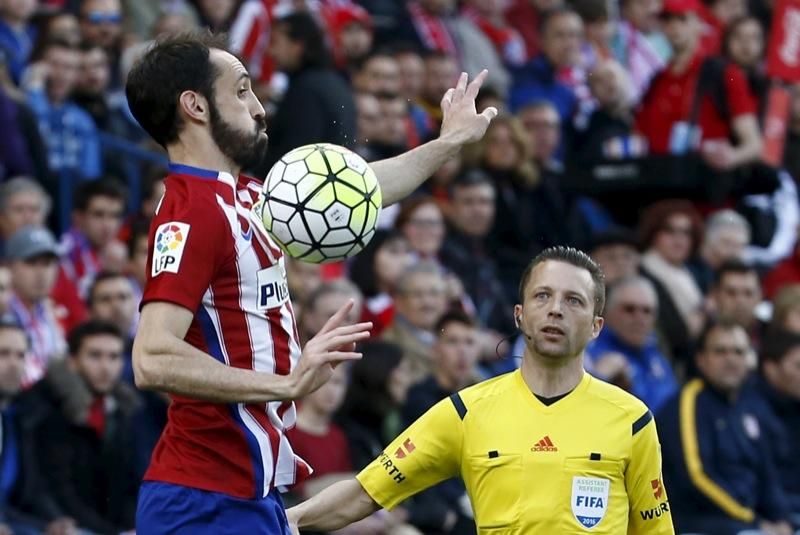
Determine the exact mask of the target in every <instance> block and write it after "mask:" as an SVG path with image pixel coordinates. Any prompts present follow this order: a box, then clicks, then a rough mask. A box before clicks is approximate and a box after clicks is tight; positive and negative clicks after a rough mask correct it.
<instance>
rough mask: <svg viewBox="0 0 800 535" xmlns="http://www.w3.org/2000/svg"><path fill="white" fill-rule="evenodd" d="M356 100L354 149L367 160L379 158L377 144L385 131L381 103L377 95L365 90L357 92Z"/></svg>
mask: <svg viewBox="0 0 800 535" xmlns="http://www.w3.org/2000/svg"><path fill="white" fill-rule="evenodd" d="M354 101H355V105H356V146H355V147H354V148H353V150H354V151H355V152H357V153H358V154H359V155H361V157H362V158H364V159H365V160H367V161H374V160H377V159H378V158H377V157H376V156H375V154H377V152H378V150H379V149H378V148H377V147H375V145H376V143H377V142H378V140H380V138H381V135H382V133H383V132H381V129H382V126H383V125H382V124H381V119H382V117H381V106H380V103H379V102H378V99H377V98H376V97H375V95H373V94H371V93H364V92H360V93H356V94H355V95H354Z"/></svg>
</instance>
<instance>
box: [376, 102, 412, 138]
mask: <svg viewBox="0 0 800 535" xmlns="http://www.w3.org/2000/svg"><path fill="white" fill-rule="evenodd" d="M378 103H379V106H380V112H381V122H382V123H383V128H382V130H383V132H382V133H381V135H380V139H381V140H382V141H383V142H384V143H386V144H389V145H393V146H396V147H405V146H406V145H407V144H408V143H407V140H408V134H407V132H406V119H407V118H408V103H407V102H406V101H405V99H403V97H399V96H398V97H395V98H381V99H378Z"/></svg>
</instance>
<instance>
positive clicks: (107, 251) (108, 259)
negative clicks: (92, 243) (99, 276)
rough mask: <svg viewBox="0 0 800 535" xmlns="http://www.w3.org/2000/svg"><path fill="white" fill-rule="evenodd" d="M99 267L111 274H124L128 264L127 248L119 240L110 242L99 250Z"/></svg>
mask: <svg viewBox="0 0 800 535" xmlns="http://www.w3.org/2000/svg"><path fill="white" fill-rule="evenodd" d="M99 261H100V265H101V266H103V269H104V270H106V271H110V272H112V273H124V272H125V267H126V266H127V264H128V248H127V247H125V244H124V243H122V242H121V241H119V240H111V241H110V242H108V243H106V244H105V245H104V246H103V247H102V248H101V249H100V256H99Z"/></svg>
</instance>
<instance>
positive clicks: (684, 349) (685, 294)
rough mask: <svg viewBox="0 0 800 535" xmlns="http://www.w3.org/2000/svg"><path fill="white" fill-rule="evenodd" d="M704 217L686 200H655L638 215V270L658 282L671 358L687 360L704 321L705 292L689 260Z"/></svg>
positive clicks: (660, 318)
mask: <svg viewBox="0 0 800 535" xmlns="http://www.w3.org/2000/svg"><path fill="white" fill-rule="evenodd" d="M701 227H702V221H701V220H700V216H699V215H698V214H697V212H696V211H695V209H694V207H693V206H692V205H691V204H690V203H689V202H688V201H679V200H664V201H659V202H657V203H655V204H653V205H652V206H650V207H648V208H647V210H645V212H644V213H643V214H642V218H641V223H640V226H639V232H640V236H641V243H642V244H643V245H644V248H645V253H644V255H643V256H642V274H643V275H644V276H646V277H647V278H649V279H650V280H651V281H653V283H654V284H655V286H656V292H657V293H658V304H659V314H658V325H659V330H660V331H661V332H662V334H663V335H664V337H665V338H666V343H667V344H668V346H669V349H670V354H671V356H672V358H674V359H676V360H684V361H688V360H689V358H690V355H691V351H692V348H691V340H693V339H694V338H696V337H697V335H698V334H700V331H701V330H702V327H703V322H704V320H705V316H704V312H703V293H702V291H701V290H700V286H699V285H698V284H697V281H696V280H695V279H694V277H693V276H692V273H691V271H689V267H688V264H687V262H688V261H689V258H690V257H691V256H692V253H693V252H694V251H695V250H696V249H697V247H698V245H699V244H700V237H701V236H702V228H701Z"/></svg>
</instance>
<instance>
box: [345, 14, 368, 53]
mask: <svg viewBox="0 0 800 535" xmlns="http://www.w3.org/2000/svg"><path fill="white" fill-rule="evenodd" d="M339 46H341V48H342V52H343V53H344V56H345V57H346V58H348V59H358V58H363V57H364V56H365V55H366V54H368V53H369V51H370V49H371V48H372V31H371V30H370V29H369V28H368V27H367V26H366V25H364V24H362V23H360V22H351V23H350V24H348V25H347V26H345V27H344V28H342V31H341V32H340V33H339Z"/></svg>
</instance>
